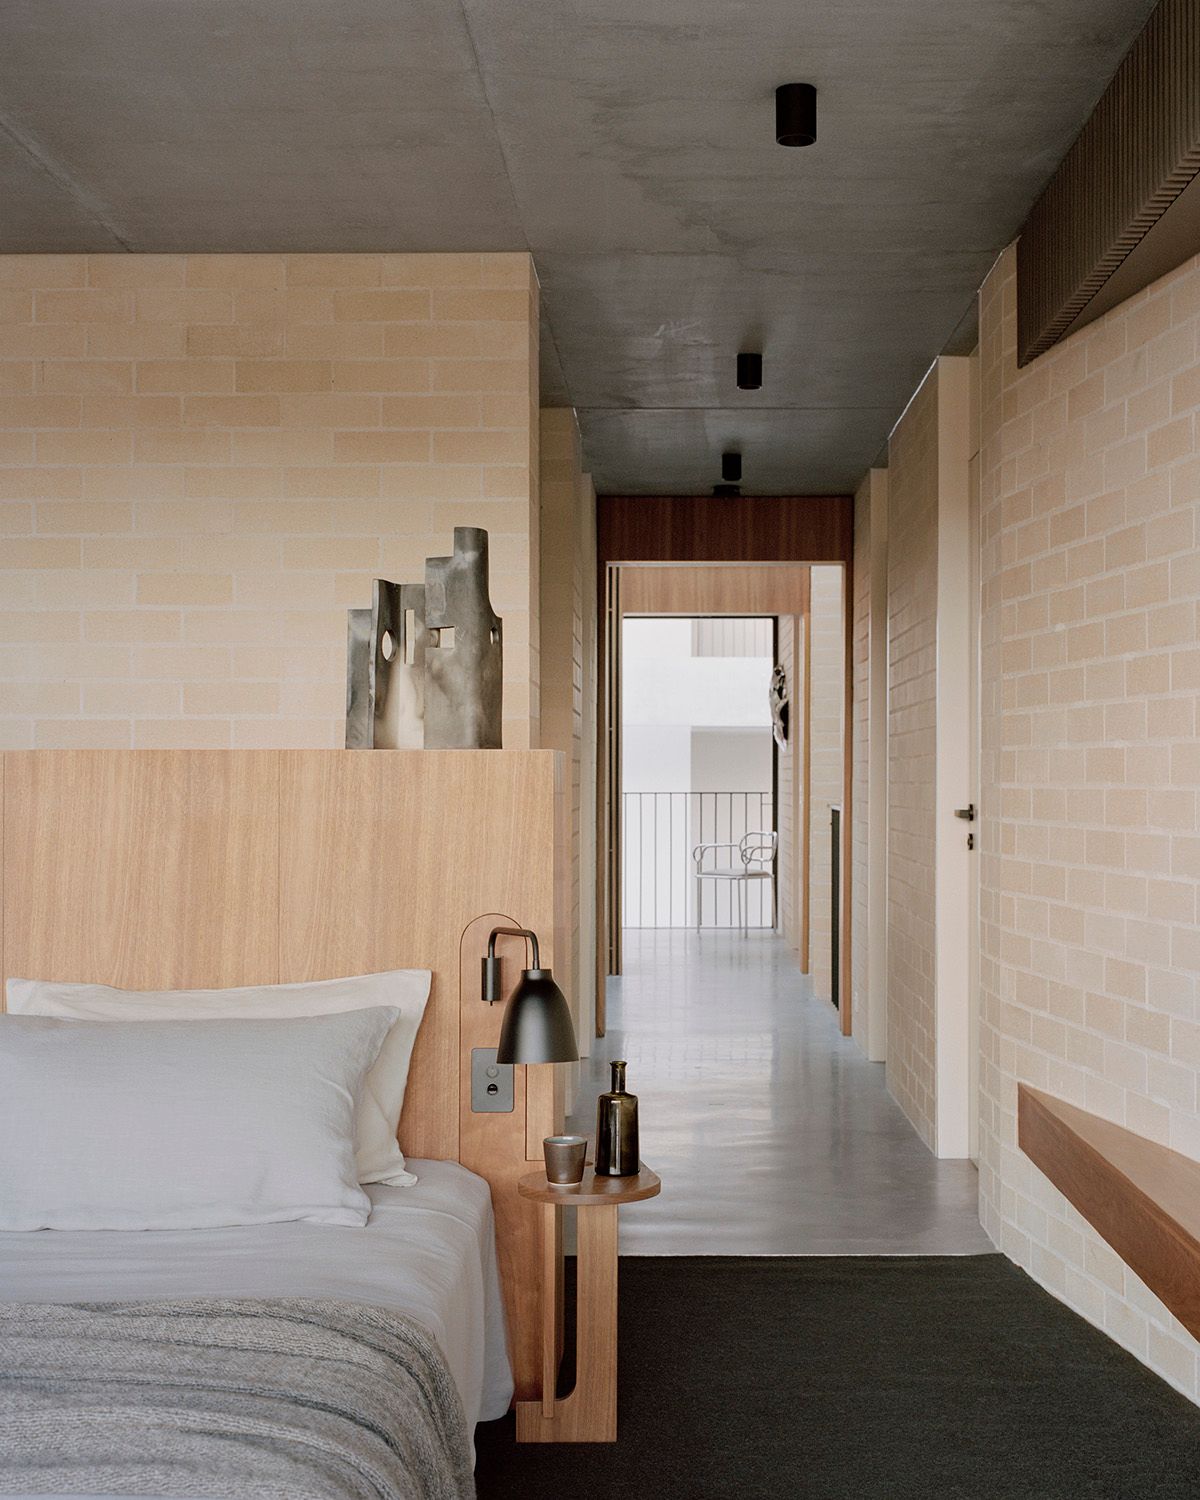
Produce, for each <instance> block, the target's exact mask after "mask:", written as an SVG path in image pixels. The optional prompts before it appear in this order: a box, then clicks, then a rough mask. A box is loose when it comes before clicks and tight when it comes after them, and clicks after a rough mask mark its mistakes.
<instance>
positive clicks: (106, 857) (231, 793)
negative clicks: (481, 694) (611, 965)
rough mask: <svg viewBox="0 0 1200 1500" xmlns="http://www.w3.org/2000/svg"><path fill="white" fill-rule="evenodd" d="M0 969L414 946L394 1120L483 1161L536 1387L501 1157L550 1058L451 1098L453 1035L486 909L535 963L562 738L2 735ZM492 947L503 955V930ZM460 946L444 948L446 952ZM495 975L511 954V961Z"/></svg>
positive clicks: (340, 958) (472, 982)
mask: <svg viewBox="0 0 1200 1500" xmlns="http://www.w3.org/2000/svg"><path fill="white" fill-rule="evenodd" d="M0 776H2V781H0V788H2V796H3V821H2V829H3V872H2V882H3V885H2V892H3V893H2V900H0V952H2V954H3V977H4V978H5V979H8V978H10V977H13V976H21V977H25V978H36V979H57V980H81V981H92V982H95V983H101V984H113V985H119V986H121V987H123V988H128V989H180V988H194V987H206V988H213V987H224V986H230V985H244V984H276V983H286V982H287V981H291V980H303V979H326V978H332V977H335V976H338V975H344V974H363V973H371V972H375V971H378V970H381V969H396V968H427V969H431V970H432V971H433V989H432V992H431V995H430V1001H429V1006H428V1008H427V1010H426V1013H425V1019H424V1021H423V1023H422V1026H421V1031H420V1034H419V1036H418V1038H417V1045H416V1049H415V1051H414V1054H413V1062H412V1068H411V1071H410V1074H409V1084H408V1091H407V1095H406V1099H405V1107H404V1118H403V1120H402V1121H401V1128H400V1138H401V1141H402V1144H403V1147H404V1150H405V1151H406V1152H407V1153H408V1154H409V1155H411V1156H416V1157H421V1156H426V1157H439V1158H448V1159H456V1160H458V1161H461V1162H462V1163H463V1164H464V1165H465V1166H467V1167H470V1168H471V1170H472V1171H475V1172H478V1173H479V1174H480V1175H481V1176H482V1177H485V1178H487V1179H488V1181H489V1182H490V1183H491V1185H492V1200H493V1203H494V1205H495V1210H496V1220H497V1236H498V1241H499V1246H500V1259H501V1274H502V1277H503V1281H504V1286H505V1297H506V1303H507V1308H508V1317H509V1335H510V1342H511V1348H512V1355H513V1363H514V1367H515V1370H516V1375H517V1385H518V1394H519V1395H521V1396H523V1397H531V1396H535V1395H537V1394H538V1391H539V1388H540V1326H541V1325H540V1318H541V1296H542V1288H541V1269H542V1259H541V1256H540V1254H539V1253H538V1248H537V1247H538V1237H537V1236H538V1229H539V1220H538V1217H537V1213H536V1207H535V1205H532V1204H529V1203H527V1202H526V1201H525V1200H524V1199H520V1198H518V1196H517V1192H516V1179H517V1178H518V1177H519V1176H520V1175H521V1174H522V1173H523V1172H526V1171H528V1170H529V1168H528V1166H527V1162H528V1161H532V1160H534V1159H535V1158H537V1157H539V1156H540V1152H541V1140H542V1137H543V1136H544V1135H547V1134H549V1133H551V1132H552V1131H553V1130H555V1129H556V1128H559V1125H560V1117H561V1090H560V1088H559V1087H558V1081H557V1079H556V1078H555V1076H554V1075H556V1074H557V1073H558V1072H559V1071H560V1070H558V1069H554V1068H547V1067H543V1068H534V1069H530V1070H528V1079H527V1078H526V1073H527V1070H526V1069H525V1068H521V1067H518V1068H517V1069H516V1103H515V1108H514V1110H513V1113H512V1114H511V1115H507V1114H473V1113H472V1112H471V1099H470V1054H471V1049H472V1048H473V1047H488V1046H495V1045H496V1042H497V1039H498V1036H499V1030H500V1019H501V1010H502V1007H500V1006H495V1007H489V1006H487V1005H484V1004H483V1002H482V1001H481V999H480V998H479V974H480V967H479V960H480V956H481V954H482V952H483V943H484V941H485V939H486V934H487V930H488V928H489V926H491V925H493V918H494V915H496V914H504V916H505V917H507V918H509V919H511V920H513V921H515V922H517V923H519V924H520V925H522V926H528V927H532V928H533V929H534V930H535V931H536V932H537V933H538V934H539V936H540V937H541V938H542V947H543V951H544V952H545V953H546V954H547V955H548V956H547V958H546V960H545V961H546V962H548V963H552V962H553V957H554V948H555V935H556V930H557V928H558V923H559V922H560V921H561V918H562V879H561V872H562V868H563V866H562V859H563V855H562V850H563V844H562V840H561V833H562V819H563V816H564V813H563V796H562V766H561V757H560V756H558V755H556V754H555V753H554V752H552V751H548V750H509V751H505V750H488V751H462V750H448V751H402V750H370V751H365V750H350V751H347V750H244V751H243V750H231V751H224V750H161V751H160V750H31V751H9V752H6V753H4V754H3V755H0ZM513 951H514V956H515V950H513ZM460 953H461V964H460ZM514 977H515V976H514Z"/></svg>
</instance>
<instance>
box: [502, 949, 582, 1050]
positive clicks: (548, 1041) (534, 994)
mask: <svg viewBox="0 0 1200 1500" xmlns="http://www.w3.org/2000/svg"><path fill="white" fill-rule="evenodd" d="M498 937H519V938H524V939H525V941H526V942H527V943H528V944H529V945H530V950H531V951H530V956H531V957H532V959H533V964H532V967H530V968H528V969H522V970H521V977H520V979H518V980H517V984H516V988H515V989H514V990H513V992H512V994H511V995H510V996H509V997H508V1005H507V1007H506V1009H505V1012H504V1022H503V1024H502V1025H501V1027H500V1046H499V1048H498V1050H497V1052H496V1061H497V1062H498V1063H556V1062H577V1061H578V1060H579V1044H578V1042H577V1041H576V1040H575V1026H574V1023H573V1022H572V1020H571V1012H570V1009H569V1007H568V1006H567V1000H566V996H565V995H564V994H563V992H562V990H560V989H559V987H558V985H557V984H555V982H554V975H553V974H551V972H550V970H549V969H543V968H542V964H541V956H540V955H539V953H538V940H537V934H536V933H534V932H530V931H529V929H528V928H527V927H493V928H492V931H491V935H490V936H489V938H488V945H487V956H486V957H485V958H484V960H483V998H484V1000H485V1001H486V1002H487V1003H488V1004H489V1005H494V1004H495V1003H496V1001H497V1000H500V999H502V998H503V997H502V995H501V993H500V959H499V958H498V957H497V956H496V939H497V938H498Z"/></svg>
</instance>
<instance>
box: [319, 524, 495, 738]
mask: <svg viewBox="0 0 1200 1500" xmlns="http://www.w3.org/2000/svg"><path fill="white" fill-rule="evenodd" d="M347 613H348V617H349V618H348V632H347V655H346V748H347V749H348V750H371V749H376V750H420V749H427V750H498V749H499V748H500V742H501V714H502V703H501V699H502V690H503V680H504V649H503V640H502V625H501V621H500V617H499V616H498V615H497V614H496V613H495V612H494V610H493V609H492V606H491V602H490V599H489V597H488V536H487V532H486V531H483V530H481V529H480V528H479V527H476V526H456V527H455V528H454V551H453V553H452V554H451V556H449V557H430V558H426V560H425V582H424V584H419V583H391V582H389V581H388V580H387V579H383V578H377V579H376V580H375V586H374V593H373V598H372V602H371V608H370V609H352V610H349V611H348V612H347Z"/></svg>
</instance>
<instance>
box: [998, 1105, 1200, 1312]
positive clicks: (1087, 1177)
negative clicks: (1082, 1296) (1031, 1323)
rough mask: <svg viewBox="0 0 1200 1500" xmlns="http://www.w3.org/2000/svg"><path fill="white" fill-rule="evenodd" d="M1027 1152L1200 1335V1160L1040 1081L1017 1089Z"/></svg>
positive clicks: (1021, 1138) (1021, 1141) (1020, 1132)
mask: <svg viewBox="0 0 1200 1500" xmlns="http://www.w3.org/2000/svg"><path fill="white" fill-rule="evenodd" d="M1017 1142H1018V1144H1019V1145H1020V1147H1021V1150H1022V1151H1024V1153H1025V1155H1026V1156H1028V1157H1029V1159H1030V1160H1031V1161H1032V1162H1033V1163H1034V1165H1035V1166H1036V1167H1038V1168H1039V1169H1040V1170H1041V1171H1042V1172H1043V1173H1044V1174H1045V1175H1046V1176H1047V1177H1048V1178H1049V1179H1050V1181H1051V1182H1052V1183H1053V1184H1054V1186H1055V1187H1056V1188H1057V1189H1058V1190H1059V1192H1060V1193H1062V1195H1063V1197H1064V1198H1066V1199H1067V1200H1068V1202H1070V1203H1072V1204H1073V1205H1074V1206H1075V1208H1077V1209H1078V1210H1079V1212H1080V1213H1081V1214H1082V1215H1083V1217H1084V1218H1085V1219H1086V1220H1087V1221H1088V1223H1089V1224H1091V1225H1092V1227H1093V1228H1094V1229H1095V1230H1096V1232H1097V1233H1098V1234H1100V1235H1101V1236H1102V1237H1103V1238H1104V1239H1105V1240H1106V1241H1107V1242H1108V1243H1109V1244H1110V1245H1111V1246H1112V1248H1113V1249H1114V1250H1115V1251H1116V1252H1117V1254H1118V1255H1119V1256H1120V1257H1121V1259H1122V1260H1123V1261H1125V1263H1126V1264H1127V1265H1128V1266H1129V1267H1130V1268H1131V1269H1132V1270H1133V1271H1135V1272H1136V1273H1137V1275H1138V1276H1140V1277H1141V1279H1142V1280H1143V1281H1144V1282H1145V1283H1146V1285H1147V1286H1148V1287H1149V1288H1150V1290H1151V1291H1152V1292H1153V1293H1154V1294H1155V1295H1156V1296H1157V1297H1159V1298H1160V1299H1161V1300H1162V1302H1163V1303H1164V1304H1165V1305H1166V1306H1167V1307H1168V1308H1169V1309H1170V1311H1171V1312H1173V1313H1174V1314H1175V1316H1176V1317H1177V1318H1178V1319H1179V1321H1180V1322H1181V1323H1182V1324H1183V1326H1184V1327H1185V1328H1186V1329H1187V1330H1188V1332H1189V1333H1191V1334H1192V1335H1193V1336H1194V1337H1200V1162H1196V1161H1193V1160H1192V1159H1191V1157H1188V1156H1182V1155H1180V1153H1179V1152H1178V1151H1172V1150H1170V1148H1169V1147H1167V1146H1160V1145H1158V1144H1157V1143H1156V1142H1154V1141H1148V1140H1147V1139H1146V1138H1145V1137H1144V1136H1140V1135H1135V1134H1134V1132H1133V1131H1132V1130H1126V1129H1125V1128H1124V1126H1121V1125H1114V1124H1113V1123H1112V1122H1111V1121H1110V1120H1102V1119H1101V1118H1100V1117H1099V1115H1093V1114H1089V1113H1088V1111H1087V1110H1083V1109H1079V1108H1077V1107H1076V1106H1075V1105H1073V1104H1067V1103H1066V1102H1065V1101H1064V1100H1062V1099H1055V1098H1054V1097H1053V1096H1052V1095H1050V1094H1045V1093H1043V1092H1042V1091H1041V1090H1040V1089H1034V1088H1030V1087H1029V1086H1028V1085H1027V1084H1020V1085H1019V1086H1018V1089H1017Z"/></svg>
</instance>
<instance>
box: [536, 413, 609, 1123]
mask: <svg viewBox="0 0 1200 1500" xmlns="http://www.w3.org/2000/svg"><path fill="white" fill-rule="evenodd" d="M540 424H541V425H540V443H539V452H540V480H539V493H540V501H541V511H540V528H539V539H540V554H541V569H540V576H541V587H540V597H539V610H538V615H539V668H540V697H541V737H542V740H541V742H542V746H543V747H544V748H545V749H550V750H561V751H562V752H563V754H564V756H565V758H566V769H567V793H568V810H569V824H570V845H571V858H570V891H569V895H568V902H567V905H568V911H567V922H566V930H565V933H564V936H563V942H564V943H565V944H567V945H568V961H567V962H566V963H564V962H563V960H562V959H561V958H560V959H559V967H560V968H561V969H563V970H564V971H565V973H566V976H567V983H566V984H565V985H564V989H565V991H566V994H567V996H568V999H569V1000H570V1002H571V1007H572V1010H573V1012H574V1014H575V1021H576V1030H577V1032H578V1035H579V1043H580V1049H581V1051H582V1052H583V1054H584V1055H586V1054H587V1053H588V1051H590V1044H591V1042H592V1040H593V1037H594V1033H595V1013H596V950H595V942H596V938H595V874H594V871H595V864H596V807H595V742H596V702H595V650H596V646H595V636H596V626H595V619H596V541H595V537H596V502H595V492H594V491H593V489H592V485H591V479H590V478H589V476H588V475H586V474H585V473H584V472H583V464H582V456H581V453H580V447H579V424H578V422H577V421H576V417H575V413H574V411H573V410H572V409H571V408H570V407H555V408H553V409H547V410H544V411H542V412H541V413H540ZM585 875H587V876H590V878H589V879H585ZM577 1072H578V1070H577V1069H576V1068H574V1067H573V1066H572V1067H571V1069H570V1070H569V1081H570V1082H571V1084H572V1085H573V1081H574V1076H575V1074H576V1073H577ZM569 1103H570V1089H568V1104H569Z"/></svg>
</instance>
